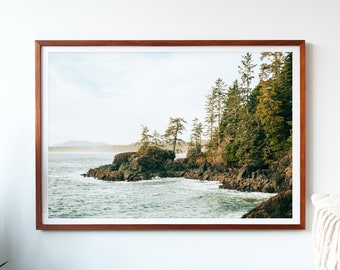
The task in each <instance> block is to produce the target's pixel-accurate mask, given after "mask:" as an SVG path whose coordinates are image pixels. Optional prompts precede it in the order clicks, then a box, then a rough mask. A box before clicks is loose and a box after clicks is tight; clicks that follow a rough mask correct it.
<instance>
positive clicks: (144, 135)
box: [138, 125, 151, 149]
mask: <svg viewBox="0 0 340 270" xmlns="http://www.w3.org/2000/svg"><path fill="white" fill-rule="evenodd" d="M150 143H151V135H150V130H149V128H148V127H147V126H143V125H142V132H141V139H140V141H139V142H138V144H139V145H140V148H141V149H143V148H147V147H148V146H149V145H150Z"/></svg>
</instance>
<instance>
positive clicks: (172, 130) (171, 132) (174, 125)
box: [164, 117, 186, 153]
mask: <svg viewBox="0 0 340 270" xmlns="http://www.w3.org/2000/svg"><path fill="white" fill-rule="evenodd" d="M185 123H186V121H185V120H184V118H179V117H178V118H172V117H170V120H169V126H168V128H167V129H166V131H165V133H164V138H165V140H166V141H167V142H168V143H169V144H171V145H172V151H173V152H174V153H176V146H177V144H178V143H181V142H183V140H182V139H180V138H179V135H182V134H183V131H184V130H185V126H184V124H185Z"/></svg>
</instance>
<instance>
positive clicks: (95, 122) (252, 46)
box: [35, 40, 306, 230]
mask: <svg viewBox="0 0 340 270" xmlns="http://www.w3.org/2000/svg"><path fill="white" fill-rule="evenodd" d="M35 69H36V228H37V229H38V230H230V229H237V230H240V229H241V230H243V229H260V230H267V229H270V230H272V229H274V230H282V229H304V228H305V185H306V183H305V148H306V147H305V145H306V143H305V41H304V40H37V41H35ZM214 74H215V75H214ZM209 76H210V77H209ZM201 89H204V90H201ZM204 91H205V92H204ZM218 96H219V98H220V99H219V98H218ZM236 100H238V101H236ZM212 104H214V105H212ZM217 104H219V105H217ZM209 106H210V107H209ZM218 106H220V107H218ZM209 108H210V109H209ZM216 108H219V109H216ZM232 112H233V113H232ZM196 114H197V115H198V116H196ZM209 115H210V116H211V117H210V118H209ZM233 115H234V116H235V117H234V116H233ZM236 115H238V116H237V118H236ZM194 118H195V119H196V120H194ZM169 119H170V120H169ZM209 119H210V120H209ZM168 121H169V122H168ZM204 122H205V123H206V126H208V127H205V126H204ZM175 124H176V125H177V126H176V127H177V128H178V127H179V130H178V129H177V131H176V132H179V133H175V134H174V133H172V132H173V129H171V127H172V128H173V127H174V125H175ZM167 125H168V126H167ZM181 125H182V129H181ZM209 125H210V126H209ZM184 128H185V130H186V131H184ZM151 129H152V130H155V131H154V133H151V132H152V130H151ZM209 130H210V132H209ZM203 131H205V132H206V133H207V135H206V136H204V132H203ZM250 131H251V132H250ZM161 133H164V135H165V137H164V138H166V139H167V140H166V142H165V143H163V145H162V147H160V144H158V141H157V140H156V139H157V138H158V139H160V138H161V136H160V135H161ZM117 134H119V135H117ZM116 135H117V136H116ZM181 136H183V141H184V144H182V146H181V147H182V148H181V151H182V156H181V158H180V159H175V160H173V158H174V156H173V154H176V153H174V152H173V151H172V150H176V147H177V149H178V142H179V141H178V140H179V139H181V138H180V137H181ZM110 138H112V142H106V140H110ZM102 141H105V143H98V142H102ZM136 142H139V144H138V146H136V144H135V143H136ZM176 143H177V146H176ZM134 146H136V147H138V148H139V149H138V151H137V153H131V149H132V148H133V147H134ZM185 151H187V153H186V155H187V156H188V157H189V159H188V158H186V157H185ZM70 152H71V154H70ZM118 152H129V154H123V155H118V156H116V157H115V161H114V162H113V163H112V160H113V159H114V154H115V153H118ZM133 152H135V151H133ZM175 152H176V151H175ZM77 153H79V155H78V154H77ZM80 153H81V154H80ZM85 153H86V154H85ZM94 153H97V154H98V155H97V154H96V155H97V156H94ZM103 153H105V155H106V157H105V158H106V159H104V158H103V157H102V156H104V154H103ZM77 155H78V156H77ZM107 156H109V160H108V159H107ZM99 157H100V159H99ZM71 159H72V160H71ZM89 160H92V161H93V160H94V161H95V162H93V163H91V162H90V161H89ZM142 161H143V162H144V163H143V162H142ZM188 164H189V165H188ZM101 165H106V166H101ZM81 166H84V167H81ZM75 167H77V168H76V169H75ZM91 169H92V170H91ZM95 178H97V179H101V180H104V181H99V180H97V179H95ZM186 178H190V179H191V178H193V179H198V180H200V181H197V180H195V181H194V180H186ZM75 179H76V180H75ZM145 179H151V180H145ZM165 179H172V180H169V181H167V180H165ZM105 180H106V181H105ZM212 180H218V181H219V182H215V181H212ZM151 184H152V185H153V187H152V190H153V191H152V192H153V193H152V194H151V193H150V194H149V193H148V192H150V191H149V190H150V189H151ZM170 184H171V185H170ZM96 185H99V187H98V186H96ZM137 185H139V186H138V191H137V190H136V186H137ZM178 185H181V187H180V189H181V191H183V190H184V191H183V192H184V193H183V194H184V198H183V197H180V194H179V191H178V190H179V189H177V188H178ZM188 185H191V186H190V187H189V186H188ZM127 188H128V189H127ZM235 189H236V190H239V191H235ZM155 190H156V191H155ZM204 190H206V191H204ZM165 191H166V192H165ZM241 191H242V192H241ZM113 192H115V193H113ZM177 192H178V194H177ZM228 192H229V193H228ZM252 192H255V193H252ZM183 194H182V195H181V196H183ZM120 195H122V197H120ZM123 195H124V196H123ZM157 196H158V197H161V196H167V197H164V198H163V197H161V199H159V198H157ZM118 197H119V199H118ZM123 197H124V198H123ZM175 197H176V200H174V198H175ZM217 197H218V200H217ZM114 198H117V199H116V200H115V199H114ZM166 198H169V202H167V203H166V206H164V204H162V202H165V201H166V200H167V199H166ZM124 200H126V201H124ZM236 201H237V203H236ZM265 201H266V202H267V205H266V204H264V203H261V202H265ZM238 203H239V204H238ZM141 204H143V205H141ZM259 205H262V206H260V208H257V206H259ZM125 207H127V208H125ZM173 207H174V208H173ZM195 207H197V208H195ZM203 207H204V210H203ZM205 207H207V208H205ZM158 208H160V209H161V210H160V211H159V212H157V209H158ZM253 208H257V210H255V211H253V212H251V210H252V209H253ZM143 209H147V210H145V211H144V210H143ZM185 209H186V210H185ZM230 209H233V210H230ZM245 209H246V210H245ZM245 211H246V212H247V213H248V218H241V217H240V216H242V215H244V214H245ZM236 212H237V213H236ZM227 213H228V214H227ZM250 213H252V214H250ZM111 215H112V217H111Z"/></svg>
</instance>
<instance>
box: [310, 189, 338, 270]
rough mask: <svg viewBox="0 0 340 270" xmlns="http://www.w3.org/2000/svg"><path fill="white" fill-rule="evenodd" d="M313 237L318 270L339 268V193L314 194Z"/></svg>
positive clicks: (336, 269) (335, 269)
mask: <svg viewBox="0 0 340 270" xmlns="http://www.w3.org/2000/svg"><path fill="white" fill-rule="evenodd" d="M312 202H313V204H314V205H315V214H314V221H313V239H314V248H315V252H316V265H317V269H318V270H340V194H337V195H334V194H332V195H330V194H314V195H313V196H312Z"/></svg>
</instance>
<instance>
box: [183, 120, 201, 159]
mask: <svg viewBox="0 0 340 270" xmlns="http://www.w3.org/2000/svg"><path fill="white" fill-rule="evenodd" d="M202 134H203V125H202V123H201V122H200V121H199V120H198V118H195V119H194V120H193V121H192V129H191V134H190V142H189V149H188V154H187V157H197V156H198V155H199V154H200V153H201V152H202Z"/></svg>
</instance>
